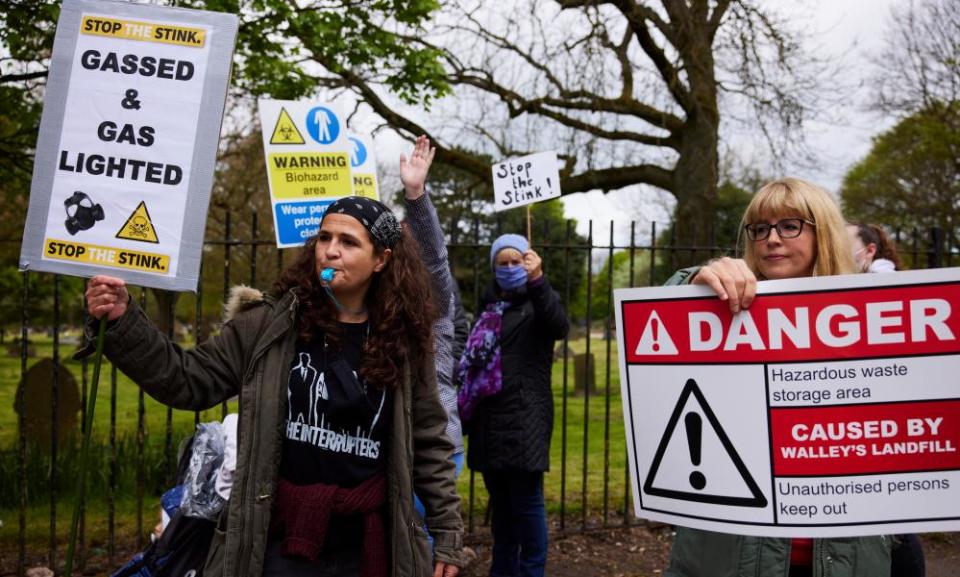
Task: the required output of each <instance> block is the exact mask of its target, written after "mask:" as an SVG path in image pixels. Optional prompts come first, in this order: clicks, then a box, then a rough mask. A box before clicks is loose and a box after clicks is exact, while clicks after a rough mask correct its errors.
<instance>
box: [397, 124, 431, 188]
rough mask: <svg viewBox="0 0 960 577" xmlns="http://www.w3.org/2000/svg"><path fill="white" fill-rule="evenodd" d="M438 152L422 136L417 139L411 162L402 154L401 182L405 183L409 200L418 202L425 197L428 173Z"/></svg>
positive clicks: (427, 139)
mask: <svg viewBox="0 0 960 577" xmlns="http://www.w3.org/2000/svg"><path fill="white" fill-rule="evenodd" d="M436 152H437V149H436V148H434V147H432V146H430V139H429V138H427V137H426V136H424V135H422V134H421V135H420V136H418V137H417V142H416V144H415V145H414V147H413V152H412V153H411V154H410V160H407V157H406V156H405V155H404V154H403V153H400V182H402V183H403V192H404V194H406V197H407V200H417V199H418V198H420V197H421V196H423V193H424V184H425V183H426V182H427V173H428V172H429V171H430V164H431V163H432V162H433V155H434V154H436Z"/></svg>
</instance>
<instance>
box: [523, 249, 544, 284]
mask: <svg viewBox="0 0 960 577" xmlns="http://www.w3.org/2000/svg"><path fill="white" fill-rule="evenodd" d="M523 268H524V270H526V271H527V282H532V281H535V280H537V279H538V278H540V277H542V276H543V260H542V259H541V258H540V255H539V254H537V253H536V252H535V251H534V250H533V249H530V250H528V251H527V252H525V253H523Z"/></svg>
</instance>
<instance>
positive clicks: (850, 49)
mask: <svg viewBox="0 0 960 577" xmlns="http://www.w3.org/2000/svg"><path fill="white" fill-rule="evenodd" d="M763 2H764V5H765V6H771V7H774V8H775V9H776V10H779V11H780V13H781V14H782V15H783V16H785V17H787V18H788V19H789V21H790V22H791V23H792V25H793V26H795V29H796V30H799V31H801V32H802V34H803V35H804V39H805V42H806V48H807V50H808V51H810V52H811V53H813V54H816V55H817V56H820V57H826V58H828V59H829V60H830V61H831V62H835V63H836V64H837V65H838V66H839V67H841V68H842V70H843V73H842V81H843V82H844V83H845V84H846V85H847V86H858V85H860V84H861V83H862V82H863V81H865V79H866V76H867V75H868V74H869V73H870V71H871V67H870V65H869V57H870V55H871V54H876V53H877V52H878V51H879V50H880V48H881V46H882V44H883V36H884V27H885V24H886V22H887V19H888V15H889V13H890V7H891V6H894V5H905V4H906V3H907V2H908V0H832V1H831V0H763ZM849 94H850V97H849V101H845V102H842V103H840V104H838V105H837V106H832V107H830V109H829V118H824V119H823V120H815V121H812V122H809V123H808V124H807V130H806V134H807V142H808V145H809V148H810V150H811V151H812V152H813V153H815V155H816V157H817V161H816V162H815V163H813V164H801V163H798V162H788V164H787V166H785V167H784V171H783V174H778V172H777V171H776V169H775V168H774V167H773V166H772V165H770V164H767V163H766V161H765V160H764V159H763V158H762V149H763V146H762V145H759V144H758V140H759V138H758V136H757V134H756V133H753V134H746V133H744V134H742V135H741V134H738V133H731V132H732V131H729V130H727V131H724V132H725V133H724V137H725V143H724V144H725V146H727V147H729V148H731V149H732V150H733V151H734V153H735V154H736V155H737V156H738V157H739V158H740V159H741V160H742V161H744V162H746V163H748V164H751V165H755V166H757V168H760V169H761V170H762V171H763V173H764V174H767V175H769V176H798V177H801V178H805V179H807V180H810V181H812V182H815V183H817V184H820V185H822V186H824V187H825V188H827V189H828V190H830V191H832V192H837V191H838V190H839V188H840V184H841V182H842V180H843V175H844V174H845V173H846V171H847V170H848V169H849V168H850V166H851V165H852V164H854V163H855V162H856V161H857V160H859V159H861V158H862V157H863V156H864V155H865V154H866V153H867V151H869V149H870V139H871V137H872V136H875V135H876V134H877V133H878V132H880V131H882V130H883V129H885V128H888V127H889V126H890V125H891V122H890V121H889V120H888V119H885V118H883V117H881V116H879V115H877V114H876V113H873V112H869V111H867V110H866V103H867V101H868V99H869V93H868V89H867V87H866V86H861V88H860V89H859V90H856V91H852V92H850V93H849ZM412 112H413V116H414V117H417V116H418V114H417V112H416V111H412ZM376 148H377V155H378V161H379V164H380V166H381V170H384V171H385V172H387V174H388V175H389V174H395V173H396V167H395V166H394V165H395V164H396V157H397V156H398V155H399V152H400V151H402V150H407V149H409V148H411V145H410V144H409V143H407V142H405V141H402V140H401V139H400V138H399V137H397V136H396V135H395V134H392V133H391V132H390V131H383V132H381V133H380V134H379V135H378V136H377V145H376ZM563 201H564V204H565V206H566V215H567V217H569V218H576V219H577V220H578V225H579V226H578V230H579V232H580V233H581V234H586V232H587V221H588V220H590V219H593V220H594V231H593V232H594V238H595V239H598V243H599V239H604V240H605V239H607V238H609V228H608V226H609V224H608V223H609V222H610V221H611V220H614V221H617V224H616V225H615V229H616V237H617V241H616V242H617V243H618V244H619V243H623V242H627V241H628V231H629V221H630V220H636V221H637V222H638V225H639V228H638V229H637V231H638V232H637V235H638V236H637V242H647V241H648V240H649V223H650V222H651V221H657V222H658V223H666V222H667V221H669V219H670V208H671V206H672V202H673V201H672V197H671V196H670V195H669V194H668V193H666V192H664V191H659V190H657V189H654V188H653V187H645V186H636V187H630V188H628V189H623V190H620V191H615V192H611V193H608V194H604V193H601V192H598V191H595V192H591V193H578V194H574V195H568V196H565V197H564V200H563ZM644 231H645V232H644Z"/></svg>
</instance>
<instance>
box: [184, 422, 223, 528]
mask: <svg viewBox="0 0 960 577" xmlns="http://www.w3.org/2000/svg"><path fill="white" fill-rule="evenodd" d="M224 439H225V437H224V431H223V426H222V425H221V424H220V423H216V422H214V423H201V424H199V425H197V432H196V434H195V435H194V437H193V446H192V447H191V451H190V464H189V465H188V467H187V472H186V476H185V478H184V480H183V501H181V503H180V508H181V509H182V510H183V512H184V514H185V515H186V516H187V517H197V518H200V519H210V520H215V519H216V518H217V515H218V514H219V513H220V510H221V509H223V504H224V503H225V502H226V500H225V499H224V498H223V497H221V496H220V494H219V493H218V492H217V490H216V485H217V478H218V477H219V471H220V466H221V465H222V464H223V453H224V448H225V440H224Z"/></svg>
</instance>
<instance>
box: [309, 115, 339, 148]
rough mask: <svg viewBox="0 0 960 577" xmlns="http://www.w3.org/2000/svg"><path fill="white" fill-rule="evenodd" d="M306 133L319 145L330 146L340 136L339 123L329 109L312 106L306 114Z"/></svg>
mask: <svg viewBox="0 0 960 577" xmlns="http://www.w3.org/2000/svg"><path fill="white" fill-rule="evenodd" d="M307 132H309V133H310V137H311V138H313V139H314V140H316V141H317V142H319V143H320V144H330V143H332V142H334V141H335V140H336V139H337V137H338V136H339V135H340V121H339V120H337V115H336V114H334V113H333V111H332V110H330V109H329V108H327V107H325V106H314V107H313V108H311V109H310V111H309V112H307Z"/></svg>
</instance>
